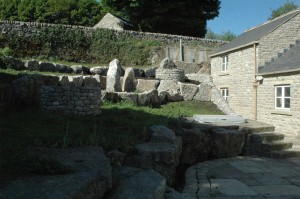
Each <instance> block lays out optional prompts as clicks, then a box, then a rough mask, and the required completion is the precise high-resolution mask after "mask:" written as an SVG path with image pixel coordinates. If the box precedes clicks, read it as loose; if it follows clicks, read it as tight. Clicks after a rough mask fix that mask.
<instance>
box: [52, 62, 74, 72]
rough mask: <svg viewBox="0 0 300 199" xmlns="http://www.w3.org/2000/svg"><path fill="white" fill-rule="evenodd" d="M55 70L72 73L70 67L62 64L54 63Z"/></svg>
mask: <svg viewBox="0 0 300 199" xmlns="http://www.w3.org/2000/svg"><path fill="white" fill-rule="evenodd" d="M54 66H55V71H56V72H59V73H72V71H73V70H72V68H71V67H70V66H67V65H64V64H54Z"/></svg>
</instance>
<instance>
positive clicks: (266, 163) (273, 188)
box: [182, 156, 300, 199]
mask: <svg viewBox="0 0 300 199" xmlns="http://www.w3.org/2000/svg"><path fill="white" fill-rule="evenodd" d="M182 198H185V199H190V198H197V199H198V198H200V199H209V198H216V199H229V198H232V199H235V198H239V199H242V198H243V199H248V198H249V199H250V198H251V199H252V198H254V199H260V198H261V199H263V198H274V199H275V198H276V199H279V198H284V199H292V198H293V199H296V198H298V199H299V198H300V158H294V159H270V158H263V157H247V156H246V157H245V156H244V157H234V158H225V159H217V160H211V161H206V162H202V163H199V164H196V165H194V166H192V167H190V168H189V169H188V170H187V171H186V186H185V188H184V190H183V193H182Z"/></svg>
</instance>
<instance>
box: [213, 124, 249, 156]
mask: <svg viewBox="0 0 300 199" xmlns="http://www.w3.org/2000/svg"><path fill="white" fill-rule="evenodd" d="M211 135H212V140H213V146H212V152H211V153H212V156H213V157H214V158H227V157H233V156H238V155H240V154H241V153H242V149H243V146H244V142H245V134H243V133H242V132H240V131H237V130H226V129H223V128H217V129H213V130H212V133H211Z"/></svg>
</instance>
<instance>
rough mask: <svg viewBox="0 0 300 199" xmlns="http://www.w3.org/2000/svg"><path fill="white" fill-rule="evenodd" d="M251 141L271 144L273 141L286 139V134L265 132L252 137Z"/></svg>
mask: <svg viewBox="0 0 300 199" xmlns="http://www.w3.org/2000/svg"><path fill="white" fill-rule="evenodd" d="M251 139H252V140H253V141H256V142H258V141H261V142H271V141H279V140H283V139H284V134H282V133H275V132H263V133H256V134H252V135H251Z"/></svg>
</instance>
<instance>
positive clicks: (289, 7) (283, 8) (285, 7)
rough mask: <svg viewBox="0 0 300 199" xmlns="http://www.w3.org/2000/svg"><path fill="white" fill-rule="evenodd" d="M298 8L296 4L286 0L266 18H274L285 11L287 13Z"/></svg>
mask: <svg viewBox="0 0 300 199" xmlns="http://www.w3.org/2000/svg"><path fill="white" fill-rule="evenodd" d="M297 8H298V6H297V4H295V3H294V2H290V1H288V2H286V3H285V4H283V5H282V6H280V7H279V8H278V9H276V10H273V11H272V14H271V16H270V17H269V18H268V20H272V19H275V18H276V17H279V16H281V15H283V14H285V13H288V12H290V11H293V10H296V9H297Z"/></svg>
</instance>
